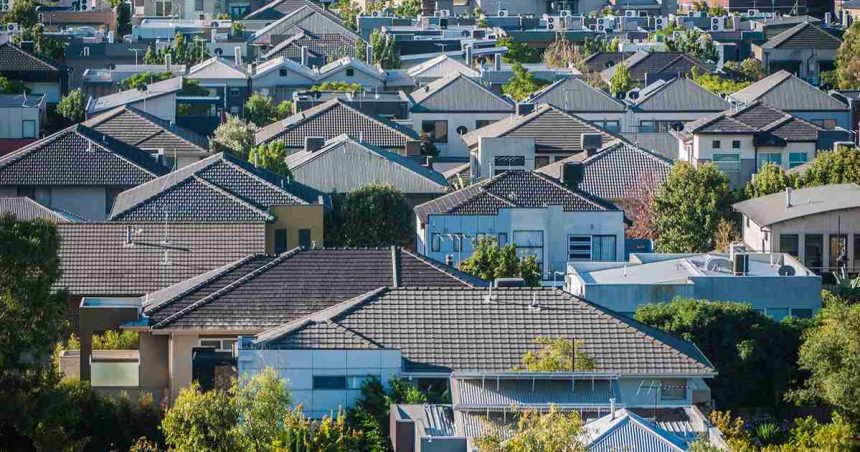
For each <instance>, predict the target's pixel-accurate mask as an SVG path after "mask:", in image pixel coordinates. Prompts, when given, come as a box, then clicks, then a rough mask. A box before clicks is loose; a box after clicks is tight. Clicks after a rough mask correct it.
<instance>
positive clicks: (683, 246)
mask: <svg viewBox="0 0 860 452" xmlns="http://www.w3.org/2000/svg"><path fill="white" fill-rule="evenodd" d="M733 200H734V194H733V192H732V189H731V187H730V186H729V178H728V176H726V174H725V173H723V172H722V171H720V170H719V169H718V168H717V167H716V166H715V165H714V164H713V163H707V164H704V165H699V166H698V167H693V166H692V165H690V164H689V163H686V162H677V163H675V165H674V166H673V167H672V170H671V171H669V176H668V178H667V179H666V181H664V182H663V184H661V185H660V188H659V189H658V191H657V197H656V198H654V223H655V225H656V229H657V244H656V248H657V250H658V251H659V252H661V253H704V252H707V251H711V250H713V249H714V245H715V243H714V237H715V236H716V232H717V225H718V224H719V222H720V220H721V219H728V218H730V217H731V215H732V210H731V206H732V202H733Z"/></svg>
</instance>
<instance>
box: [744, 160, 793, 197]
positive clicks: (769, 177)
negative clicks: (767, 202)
mask: <svg viewBox="0 0 860 452" xmlns="http://www.w3.org/2000/svg"><path fill="white" fill-rule="evenodd" d="M799 184H800V180H799V178H798V177H797V175H795V174H787V173H786V172H785V171H784V170H783V169H782V167H780V166H779V165H777V164H775V163H771V162H768V163H765V164H764V165H763V166H762V167H761V168H759V170H758V172H757V173H756V174H755V175H754V176H753V178H752V180H750V181H749V183H747V187H746V190H745V191H746V195H747V196H748V197H750V198H757V197H759V196H765V195H770V194H773V193H779V192H781V191H785V189H786V187H791V188H797V187H798V185H799Z"/></svg>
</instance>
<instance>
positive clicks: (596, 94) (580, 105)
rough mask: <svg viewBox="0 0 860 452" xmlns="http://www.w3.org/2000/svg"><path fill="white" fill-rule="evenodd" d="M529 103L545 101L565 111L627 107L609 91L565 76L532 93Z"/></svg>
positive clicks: (617, 109) (611, 109)
mask: <svg viewBox="0 0 860 452" xmlns="http://www.w3.org/2000/svg"><path fill="white" fill-rule="evenodd" d="M528 102H529V103H535V104H536V103H546V104H549V105H552V106H553V107H556V108H559V109H561V110H564V111H567V112H583V113H591V112H619V113H623V112H624V111H625V110H626V109H627V108H626V107H625V106H624V104H623V103H622V102H621V101H619V100H618V99H616V98H614V97H612V96H611V95H609V93H607V92H605V91H603V90H600V89H597V88H594V87H593V86H591V85H589V84H588V83H586V82H585V81H584V80H581V79H579V78H577V77H565V78H562V79H560V80H557V81H556V82H555V83H553V84H551V85H549V86H547V87H545V88H543V89H542V90H540V91H538V92H536V93H534V94H533V95H532V97H531V98H530V99H529V100H528Z"/></svg>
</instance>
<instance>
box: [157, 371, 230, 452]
mask: <svg viewBox="0 0 860 452" xmlns="http://www.w3.org/2000/svg"><path fill="white" fill-rule="evenodd" d="M238 419H239V409H238V407H237V404H236V400H235V399H234V398H233V397H232V396H231V394H230V393H229V392H228V391H223V390H220V389H214V390H211V391H206V392H202V391H200V386H199V385H198V384H197V383H193V384H191V385H190V386H188V387H185V388H183V389H182V391H180V393H179V397H177V398H176V401H174V403H173V407H171V408H170V409H169V410H168V411H167V413H166V414H165V416H164V420H163V421H162V422H161V430H162V431H163V432H164V440H165V442H166V443H167V445H168V446H170V449H171V450H175V451H178V452H194V451H199V450H212V451H231V450H239V449H240V447H241V445H242V435H241V433H240V430H239V428H238V425H237V424H238Z"/></svg>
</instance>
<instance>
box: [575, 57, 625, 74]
mask: <svg viewBox="0 0 860 452" xmlns="http://www.w3.org/2000/svg"><path fill="white" fill-rule="evenodd" d="M632 54H633V53H632V52H594V53H592V54H591V55H589V56H588V57H587V58H586V59H585V60H583V63H585V65H586V66H587V67H588V69H590V70H592V71H594V72H600V71H602V70H604V69H607V68H610V67H612V66H615V65H616V64H618V63H620V62H622V61H624V60H625V59H627V58H628V57H630V55H632Z"/></svg>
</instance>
